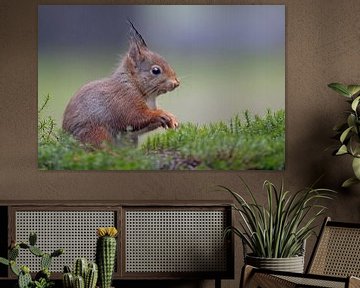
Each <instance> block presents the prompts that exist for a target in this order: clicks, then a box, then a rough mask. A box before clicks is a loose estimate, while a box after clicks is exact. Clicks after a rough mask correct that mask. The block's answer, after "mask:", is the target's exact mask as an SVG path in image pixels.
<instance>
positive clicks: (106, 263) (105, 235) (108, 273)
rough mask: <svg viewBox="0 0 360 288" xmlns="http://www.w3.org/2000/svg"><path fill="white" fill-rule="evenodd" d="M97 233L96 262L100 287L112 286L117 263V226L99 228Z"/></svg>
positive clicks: (107, 287) (108, 287)
mask: <svg viewBox="0 0 360 288" xmlns="http://www.w3.org/2000/svg"><path fill="white" fill-rule="evenodd" d="M97 235H98V236H99V238H98V239H97V243H96V262H97V265H98V267H99V282H100V287H101V288H110V286H111V280H112V274H113V272H114V265H115V256H116V238H115V237H116V235H117V230H116V228H115V227H107V228H98V229H97Z"/></svg>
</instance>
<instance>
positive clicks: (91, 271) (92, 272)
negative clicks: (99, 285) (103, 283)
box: [85, 263, 98, 288]
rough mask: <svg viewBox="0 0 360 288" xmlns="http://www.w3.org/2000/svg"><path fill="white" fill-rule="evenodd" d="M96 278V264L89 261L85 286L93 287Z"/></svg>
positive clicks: (87, 287) (86, 287)
mask: <svg viewBox="0 0 360 288" xmlns="http://www.w3.org/2000/svg"><path fill="white" fill-rule="evenodd" d="M97 279H98V266H97V265H96V263H89V265H88V270H87V271H86V276H85V288H95V287H96V282H97Z"/></svg>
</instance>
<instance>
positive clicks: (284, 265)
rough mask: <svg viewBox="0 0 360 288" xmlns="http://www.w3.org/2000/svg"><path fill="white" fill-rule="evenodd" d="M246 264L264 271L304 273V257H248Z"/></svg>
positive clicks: (246, 257)
mask: <svg viewBox="0 0 360 288" xmlns="http://www.w3.org/2000/svg"><path fill="white" fill-rule="evenodd" d="M245 263H246V264H248V265H251V266H254V267H258V268H263V269H270V270H275V271H287V272H297V273H304V256H295V257H289V258H263V257H255V256H251V255H246V256H245Z"/></svg>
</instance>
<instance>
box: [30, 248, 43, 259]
mask: <svg viewBox="0 0 360 288" xmlns="http://www.w3.org/2000/svg"><path fill="white" fill-rule="evenodd" d="M29 251H30V252H31V253H32V254H34V255H35V256H38V257H41V256H43V255H44V252H42V251H41V250H40V248H38V247H36V246H32V245H30V247H29Z"/></svg>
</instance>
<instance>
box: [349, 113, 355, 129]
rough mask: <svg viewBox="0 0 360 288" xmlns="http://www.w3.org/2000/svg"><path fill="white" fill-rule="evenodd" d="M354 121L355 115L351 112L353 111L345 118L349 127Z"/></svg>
mask: <svg viewBox="0 0 360 288" xmlns="http://www.w3.org/2000/svg"><path fill="white" fill-rule="evenodd" d="M355 121H356V116H355V115H354V114H353V113H351V114H350V115H349V116H348V118H347V124H348V126H349V127H350V126H355Z"/></svg>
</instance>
